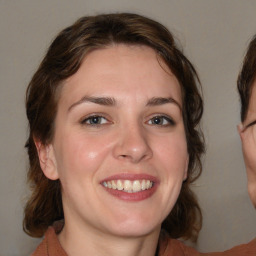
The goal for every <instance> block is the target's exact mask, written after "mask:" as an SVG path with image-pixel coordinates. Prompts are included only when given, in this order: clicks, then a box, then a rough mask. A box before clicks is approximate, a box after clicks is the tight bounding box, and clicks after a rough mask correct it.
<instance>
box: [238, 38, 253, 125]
mask: <svg viewBox="0 0 256 256" xmlns="http://www.w3.org/2000/svg"><path fill="white" fill-rule="evenodd" d="M255 77H256V35H255V36H254V37H253V39H252V40H251V42H250V44H249V46H248V49H247V52H246V55H245V57H244V61H243V66H242V69H241V71H240V74H239V76H238V79H237V89H238V92H239V95H240V101H241V121H242V122H243V121H244V120H245V118H246V115H247V112H248V107H249V102H250V97H251V93H252V85H253V82H254V81H255Z"/></svg>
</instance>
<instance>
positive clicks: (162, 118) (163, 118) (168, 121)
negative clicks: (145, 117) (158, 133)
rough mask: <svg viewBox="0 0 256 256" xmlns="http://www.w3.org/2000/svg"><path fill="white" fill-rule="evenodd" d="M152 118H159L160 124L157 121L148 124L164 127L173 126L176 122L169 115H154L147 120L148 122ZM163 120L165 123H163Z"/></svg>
mask: <svg viewBox="0 0 256 256" xmlns="http://www.w3.org/2000/svg"><path fill="white" fill-rule="evenodd" d="M153 119H155V120H156V119H160V123H161V124H158V123H154V124H153V123H151V124H150V125H154V126H164V127H166V126H174V125H175V124H176V123H175V122H174V121H173V120H172V119H171V118H170V117H167V116H164V115H157V116H154V117H152V118H151V119H150V120H149V121H148V123H149V122H150V121H152V120H153ZM164 122H165V123H164Z"/></svg>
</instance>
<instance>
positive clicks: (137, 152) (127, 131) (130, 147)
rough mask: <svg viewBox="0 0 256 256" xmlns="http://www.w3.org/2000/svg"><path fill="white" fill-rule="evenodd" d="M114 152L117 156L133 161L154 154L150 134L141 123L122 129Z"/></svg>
mask: <svg viewBox="0 0 256 256" xmlns="http://www.w3.org/2000/svg"><path fill="white" fill-rule="evenodd" d="M113 152H114V157H115V158H117V159H119V160H122V161H130V162H132V163H139V162H140V161H145V160H148V159H150V158H151V157H152V156H153V151H152V149H151V147H150V145H149V138H148V135H147V134H146V132H145V130H144V129H143V127H140V126H139V125H136V126H134V125H133V126H132V127H131V126H126V127H124V128H123V129H120V131H119V133H118V138H117V142H116V144H115V147H114V150H113Z"/></svg>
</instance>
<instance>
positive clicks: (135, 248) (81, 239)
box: [58, 223, 160, 256]
mask: <svg viewBox="0 0 256 256" xmlns="http://www.w3.org/2000/svg"><path fill="white" fill-rule="evenodd" d="M159 234H160V227H159V228H158V229H157V230H154V231H153V232H151V233H149V234H147V235H144V236H138V237H131V236H130V237H121V236H114V235H109V234H106V233H103V232H100V231H98V230H96V231H94V230H91V229H90V228H89V229H88V228H87V229H86V230H81V227H78V228H77V229H76V228H75V227H72V228H71V227H69V225H67V223H66V224H65V226H64V228H63V230H62V231H61V233H60V234H59V236H58V238H59V241H60V243H61V245H62V247H63V249H64V250H65V251H66V253H67V254H68V255H69V256H82V255H85V253H86V255H94V256H107V255H111V256H120V255H122V256H144V255H147V256H154V255H155V253H156V248H157V243H158V238H159Z"/></svg>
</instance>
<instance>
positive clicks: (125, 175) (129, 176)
mask: <svg viewBox="0 0 256 256" xmlns="http://www.w3.org/2000/svg"><path fill="white" fill-rule="evenodd" d="M111 180H131V181H134V180H150V181H153V182H154V183H158V179H157V178H156V177H155V176H152V175H149V174H145V173H140V174H134V173H119V174H115V175H112V176H109V177H107V178H105V179H103V180H102V181H101V182H100V183H102V182H104V181H105V182H107V181H111Z"/></svg>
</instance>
